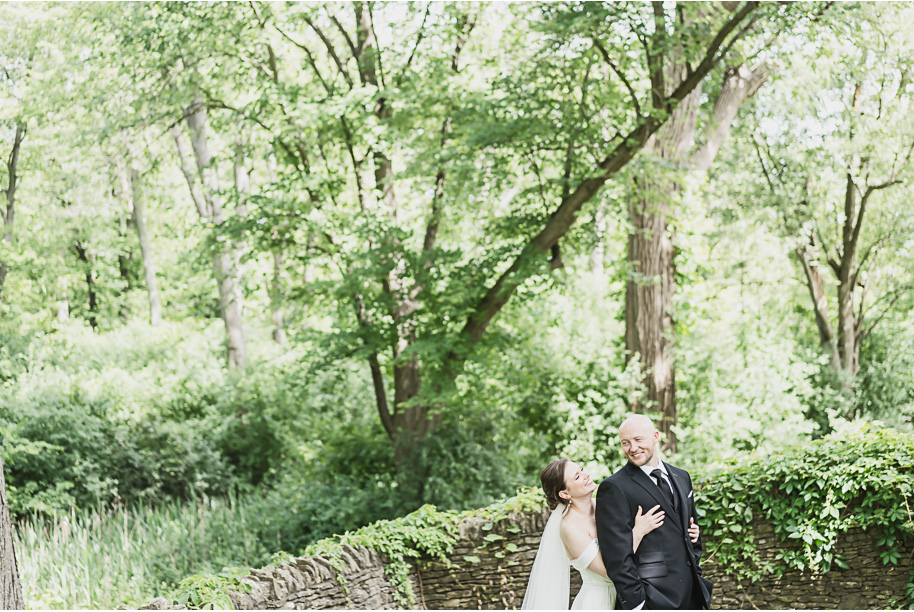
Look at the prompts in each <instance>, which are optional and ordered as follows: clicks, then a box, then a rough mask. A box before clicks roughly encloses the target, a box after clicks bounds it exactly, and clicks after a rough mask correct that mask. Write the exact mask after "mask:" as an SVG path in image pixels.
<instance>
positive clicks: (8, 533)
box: [0, 456, 25, 610]
mask: <svg viewBox="0 0 914 612" xmlns="http://www.w3.org/2000/svg"><path fill="white" fill-rule="evenodd" d="M6 499H7V498H6V478H5V476H4V470H3V457H2V456H0V609H2V610H24V609H25V601H24V600H23V598H22V585H21V583H20V582H19V563H18V561H17V560H16V549H15V547H14V546H13V522H12V518H11V517H10V509H9V504H8V503H7V501H6Z"/></svg>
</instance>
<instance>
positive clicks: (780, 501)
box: [695, 426, 914, 580]
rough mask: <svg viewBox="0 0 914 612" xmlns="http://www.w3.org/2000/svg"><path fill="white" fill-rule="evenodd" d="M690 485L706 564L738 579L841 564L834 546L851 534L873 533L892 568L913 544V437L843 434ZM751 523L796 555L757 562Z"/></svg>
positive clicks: (732, 465)
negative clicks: (764, 523) (767, 526)
mask: <svg viewBox="0 0 914 612" xmlns="http://www.w3.org/2000/svg"><path fill="white" fill-rule="evenodd" d="M695 484H696V497H698V498H699V500H698V503H697V507H698V512H699V516H700V518H701V521H700V522H701V526H702V529H703V536H702V537H703V538H705V539H706V542H707V543H706V551H707V557H715V558H716V562H717V564H718V565H719V566H720V567H721V568H722V569H723V570H724V571H727V572H729V573H733V574H735V575H736V576H737V577H739V578H749V579H751V580H758V579H759V578H760V577H761V576H763V575H765V574H774V575H777V576H780V575H781V574H782V573H783V571H784V570H785V569H786V568H789V567H795V568H798V569H800V570H813V569H814V570H819V571H829V570H830V569H831V567H832V566H833V565H837V566H838V567H846V562H845V560H844V559H842V558H841V557H840V556H838V555H836V553H835V550H834V547H835V544H836V543H837V541H838V539H839V538H840V536H841V534H843V533H846V532H847V531H848V530H849V529H851V528H853V527H862V528H864V529H870V530H875V531H876V533H877V534H878V535H879V544H880V545H881V546H882V551H881V556H882V561H883V562H884V563H885V564H890V565H894V564H897V563H898V561H899V560H900V559H901V555H902V554H903V552H904V551H909V550H910V547H911V542H912V540H914V517H912V514H911V507H912V501H911V498H912V497H914V435H911V434H907V433H901V432H898V431H893V430H879V429H875V428H873V427H871V426H863V427H859V428H856V429H854V428H851V427H847V428H846V429H844V430H842V431H838V432H836V433H834V434H831V435H829V436H826V437H824V438H822V439H821V440H819V441H817V442H814V443H812V444H810V445H809V446H805V447H798V448H795V449H791V450H789V451H785V452H782V453H777V454H771V455H768V454H756V455H753V456H750V457H748V458H746V457H743V458H740V459H739V460H732V461H730V462H728V465H727V466H726V467H724V468H722V469H720V470H717V471H714V472H709V473H706V474H704V475H702V476H701V477H700V478H696V481H695ZM755 516H761V517H765V518H767V519H769V520H770V521H771V523H772V524H773V526H774V530H775V532H776V533H777V534H778V535H779V536H780V537H781V539H782V540H783V541H785V542H788V541H793V542H795V543H796V544H797V549H796V550H787V549H784V550H782V551H781V553H780V554H779V556H778V558H777V560H776V562H774V563H769V564H767V565H763V564H762V563H761V562H760V561H759V558H758V554H757V551H756V548H755V544H754V541H753V540H752V539H751V538H749V537H747V533H746V530H745V525H746V524H747V523H748V522H749V521H750V520H751V519H752V518H753V517H755ZM707 557H706V558H707Z"/></svg>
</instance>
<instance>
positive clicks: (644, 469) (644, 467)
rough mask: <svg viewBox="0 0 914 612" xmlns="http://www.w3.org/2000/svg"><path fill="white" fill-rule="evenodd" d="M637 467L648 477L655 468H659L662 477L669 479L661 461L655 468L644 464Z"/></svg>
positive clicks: (668, 474)
mask: <svg viewBox="0 0 914 612" xmlns="http://www.w3.org/2000/svg"><path fill="white" fill-rule="evenodd" d="M639 467H640V468H641V471H642V472H644V473H645V474H647V475H648V476H650V475H651V472H653V471H654V470H656V469H657V468H660V471H661V472H663V475H664V476H666V477H667V479H669V477H670V473H669V472H667V471H666V465H664V463H663V461H660V462H659V463H658V464H657V467H651V466H649V465H648V464H646V463H645V464H644V465H642V466H639Z"/></svg>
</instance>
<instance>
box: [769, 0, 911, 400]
mask: <svg viewBox="0 0 914 612" xmlns="http://www.w3.org/2000/svg"><path fill="white" fill-rule="evenodd" d="M842 15H843V13H842ZM908 18H909V11H908V9H907V8H906V7H899V6H885V7H866V8H865V10H861V11H859V12H857V13H856V21H857V22H858V23H866V24H870V26H871V27H868V28H865V29H864V30H861V31H853V32H852V31H848V30H847V28H846V26H845V25H844V24H843V22H844V21H845V19H841V18H838V19H834V20H831V21H829V22H827V23H825V24H823V25H822V26H821V27H820V28H819V30H820V36H821V37H822V44H823V45H824V46H825V48H829V49H834V60H835V61H834V63H833V64H830V65H829V66H823V69H824V70H823V72H822V73H821V74H817V75H815V77H814V79H815V81H816V82H815V86H814V87H810V82H809V77H808V75H804V76H805V77H806V78H804V79H803V80H802V81H799V80H793V81H790V82H789V83H785V84H784V85H785V87H784V89H783V91H782V92H780V93H779V95H778V96H774V97H773V98H774V101H775V103H776V104H784V103H785V102H787V100H789V103H790V105H791V107H792V108H793V109H795V112H796V115H795V117H792V118H791V120H790V121H789V122H787V123H786V124H785V126H784V128H783V130H771V129H769V130H767V133H765V132H763V136H762V137H758V138H755V139H754V148H755V151H754V153H755V156H756V159H757V161H758V165H759V168H760V170H761V176H762V177H764V188H765V190H766V191H767V193H768V196H769V198H773V201H774V203H775V204H776V205H777V206H778V208H779V210H780V216H779V218H780V220H781V229H782V231H784V232H785V233H786V234H787V235H788V236H791V237H792V238H793V241H794V248H793V255H794V256H795V259H796V261H797V263H798V264H799V267H800V270H801V271H802V278H803V279H804V284H805V285H806V288H807V292H808V295H809V298H810V306H811V311H812V315H813V319H814V320H815V323H816V329H817V333H818V337H819V342H820V345H821V347H822V349H823V351H824V352H825V354H826V355H827V356H828V360H829V364H830V367H831V370H832V371H833V372H834V374H835V377H836V379H837V380H838V382H839V385H840V387H841V389H842V390H843V392H844V395H845V397H846V398H847V400H848V401H847V403H846V406H847V408H846V412H845V416H847V417H848V418H852V417H853V416H854V413H855V409H856V408H855V402H854V401H853V392H854V387H855V382H856V377H857V374H858V373H859V369H860V351H861V346H862V345H863V341H864V340H865V339H866V337H867V336H868V335H869V334H870V333H871V332H872V331H873V329H874V328H875V326H876V325H878V324H879V323H880V322H881V321H882V320H883V319H884V317H885V316H886V314H887V313H888V312H889V311H890V310H891V308H892V307H893V306H894V305H895V304H896V303H897V302H898V300H899V299H901V298H902V297H903V296H904V295H905V294H906V293H907V292H909V291H910V289H911V288H912V286H914V284H912V279H910V278H908V279H905V278H890V277H888V276H887V275H886V273H885V272H884V271H882V270H880V267H881V266H880V261H879V260H880V255H881V254H882V253H883V252H884V251H885V250H886V247H887V246H888V245H891V244H893V243H898V241H899V240H904V238H903V236H905V234H906V233H907V232H908V231H909V230H910V228H911V222H912V219H911V217H910V215H906V214H901V211H900V210H899V208H898V205H897V204H896V203H895V202H896V201H897V198H898V197H901V198H902V199H903V200H906V199H907V197H909V196H908V195H907V194H906V193H905V192H906V191H908V189H909V188H908V187H907V186H906V185H905V179H906V177H907V176H908V174H909V173H910V167H911V156H912V153H914V124H912V122H911V121H910V107H911V104H912V99H911V94H910V92H909V91H908V80H909V75H910V72H911V69H912V65H911V62H910V53H911V48H910V45H909V44H908V43H907V41H906V37H905V36H904V35H903V34H902V32H901V31H900V30H899V29H898V27H897V26H896V25H895V24H897V23H901V22H903V21H904V20H905V19H908ZM848 38H849V39H851V40H853V41H854V43H855V44H854V45H851V46H848V45H846V40H847V39H848ZM818 50H819V49H816V50H815V52H816V53H817V52H818ZM876 50H878V57H879V60H878V62H877V61H876V60H874V57H876V56H877V53H876ZM806 52H810V53H812V52H813V50H806ZM805 57H807V58H808V59H809V60H810V61H813V62H817V61H821V60H817V59H815V58H813V57H811V56H805ZM789 85H792V87H793V88H791V87H790V86H789ZM810 90H811V91H814V92H815V94H814V95H815V98H813V97H812V96H811V95H810V94H809V93H808V92H809V91H810ZM823 100H824V101H825V103H823ZM804 124H805V125H804ZM817 124H818V125H822V124H828V125H830V126H832V127H833V129H831V130H829V131H827V132H821V133H819V132H816V131H815V130H812V129H810V128H808V127H806V125H817ZM785 130H790V131H789V132H786V131H785ZM797 135H800V136H799V138H798V137H797ZM896 194H897V195H896ZM835 202H840V205H834V203H835ZM883 265H884V264H883ZM829 271H830V272H829ZM829 276H830V277H831V280H830V281H829V280H828V277H829ZM830 287H834V294H833V295H830V291H829V288H830ZM870 300H871V301H870Z"/></svg>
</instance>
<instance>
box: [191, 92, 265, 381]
mask: <svg viewBox="0 0 914 612" xmlns="http://www.w3.org/2000/svg"><path fill="white" fill-rule="evenodd" d="M186 114H187V125H188V126H189V127H190V130H191V146H192V148H193V150H194V157H195V159H196V161H197V171H198V172H199V175H200V178H201V182H202V184H203V189H202V190H201V191H202V198H201V199H200V200H198V196H197V195H196V194H195V191H194V187H193V185H195V184H196V181H190V179H188V181H189V183H188V184H189V186H190V189H191V196H192V197H193V198H194V202H195V204H196V205H197V210H198V211H199V210H201V209H203V210H204V211H205V212H206V216H207V220H208V221H211V222H212V223H213V224H214V225H216V226H217V227H218V226H219V225H221V224H222V223H223V222H224V221H225V216H224V213H223V211H222V201H221V199H220V195H219V193H220V192H219V177H218V175H217V173H216V168H215V167H214V166H213V163H212V156H211V154H210V151H209V143H208V134H207V121H208V118H207V113H206V105H205V104H204V103H203V100H202V99H201V98H199V97H196V98H195V99H194V101H193V103H192V104H191V106H190V107H189V108H188V109H187V113H186ZM176 136H177V137H176V141H175V144H176V145H177V146H178V155H179V156H181V155H182V146H181V144H180V142H181V139H180V133H178V134H177V135H176ZM181 167H182V169H183V168H188V167H189V164H187V163H186V160H184V159H182V160H181ZM187 176H188V174H187V173H186V172H185V177H187ZM191 176H192V175H191ZM231 250H233V249H231V248H225V247H223V248H222V250H218V249H217V250H216V252H215V253H214V254H213V275H214V276H215V278H216V285H217V286H218V289H219V308H220V311H221V313H222V320H223V322H224V323H225V332H226V349H227V350H226V361H227V363H228V367H229V368H231V369H235V368H243V367H244V366H245V364H246V362H247V354H246V353H247V351H246V347H245V341H244V328H243V326H242V323H243V320H244V315H243V296H242V289H241V278H240V274H239V271H238V269H237V267H236V266H235V265H234V262H233V259H234V257H233V255H232V253H231V252H230V251H231Z"/></svg>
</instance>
